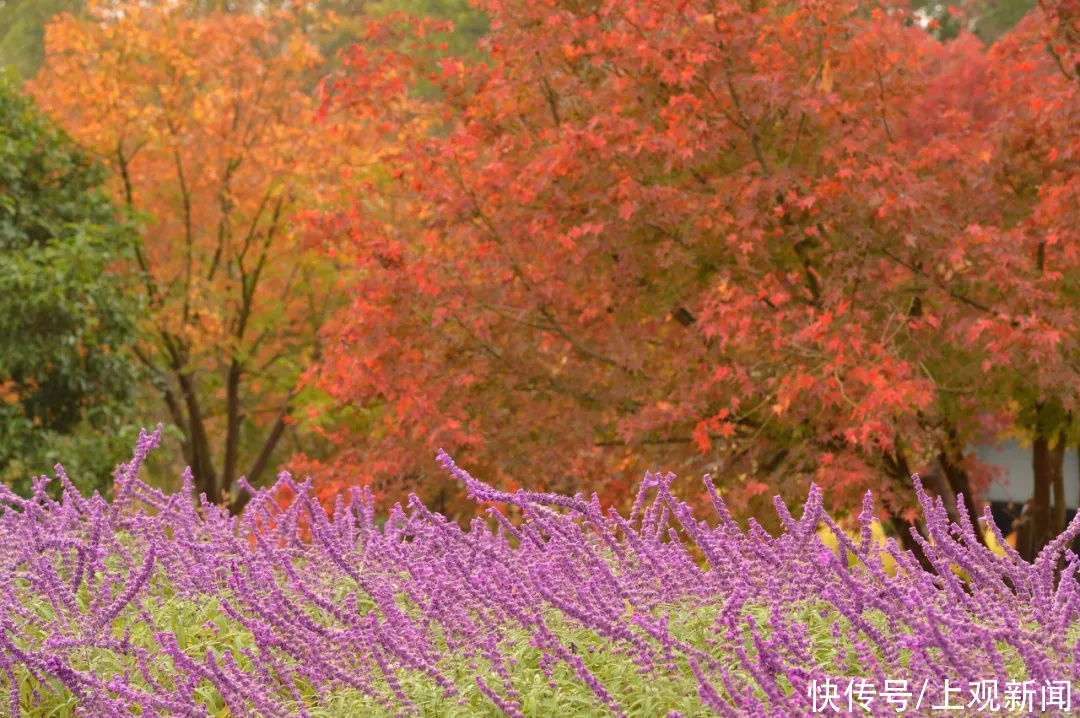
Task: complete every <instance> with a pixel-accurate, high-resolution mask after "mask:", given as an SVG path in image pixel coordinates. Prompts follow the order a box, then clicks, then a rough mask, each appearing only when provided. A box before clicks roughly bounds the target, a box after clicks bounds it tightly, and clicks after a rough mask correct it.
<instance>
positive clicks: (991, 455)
mask: <svg viewBox="0 0 1080 718" xmlns="http://www.w3.org/2000/svg"><path fill="white" fill-rule="evenodd" d="M968 451H974V452H975V455H976V456H977V457H978V458H979V459H980V460H981V461H984V462H986V463H988V464H993V465H995V466H1001V467H1003V468H1004V469H1005V474H1004V475H1003V476H1002V478H1000V479H998V480H997V481H995V482H994V483H993V484H991V485H990V488H989V489H987V492H986V494H985V495H984V496H983V498H984V499H986V500H987V501H1016V502H1019V503H1023V502H1025V501H1027V500H1028V499H1030V498H1031V492H1032V491H1033V489H1034V487H1035V479H1034V474H1033V472H1032V469H1031V447H1030V446H1029V447H1027V448H1024V447H1022V446H1020V442H1019V441H1016V440H1009V441H1003V442H1001V443H1000V444H998V445H996V446H977V447H973V446H969V447H968ZM1078 504H1080V481H1078V480H1077V457H1076V449H1075V448H1069V449H1066V450H1065V505H1066V506H1067V507H1068V508H1070V509H1073V508H1076V507H1077V505H1078Z"/></svg>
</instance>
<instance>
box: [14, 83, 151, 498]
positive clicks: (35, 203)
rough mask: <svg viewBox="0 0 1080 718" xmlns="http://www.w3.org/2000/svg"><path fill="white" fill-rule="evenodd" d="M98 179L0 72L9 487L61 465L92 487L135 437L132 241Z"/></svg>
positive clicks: (93, 165) (94, 166) (86, 159)
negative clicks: (124, 265) (128, 270)
mask: <svg viewBox="0 0 1080 718" xmlns="http://www.w3.org/2000/svg"><path fill="white" fill-rule="evenodd" d="M104 181H105V171H104V168H103V167H102V166H101V165H100V164H98V163H97V162H96V161H95V160H94V159H93V158H92V157H91V156H89V155H88V154H87V153H85V152H83V151H82V150H80V149H79V148H78V147H76V146H75V145H74V143H73V142H72V141H71V139H70V138H69V137H68V136H67V134H65V133H64V132H63V131H62V130H60V129H59V128H57V127H55V126H54V125H53V124H52V123H50V122H49V121H48V119H47V118H44V117H43V116H42V115H41V114H40V113H39V112H38V111H37V110H36V108H35V107H34V106H33V103H32V102H31V101H30V99H29V98H27V97H25V96H24V95H22V94H21V93H20V92H18V91H17V90H16V88H15V82H14V79H13V78H12V77H11V75H10V74H8V73H0V479H2V480H4V481H5V482H6V483H11V484H13V485H14V486H15V487H16V489H18V490H20V491H26V490H27V489H28V487H29V486H30V479H31V475H37V474H39V473H41V472H43V471H46V470H50V469H51V468H52V466H53V465H54V464H55V463H56V462H58V461H61V460H62V461H63V462H64V465H65V466H66V467H67V469H68V471H69V473H70V475H71V478H72V480H73V481H75V483H76V484H77V485H79V486H80V487H82V488H84V489H93V488H100V489H103V488H104V487H105V486H106V485H107V484H108V481H109V478H110V473H111V471H112V469H113V468H114V466H115V464H116V463H117V462H119V461H120V460H121V459H122V458H123V457H124V456H126V455H127V453H128V451H129V445H130V442H131V441H132V439H133V437H134V436H135V434H134V433H133V429H131V428H126V427H127V424H128V422H130V421H131V419H132V417H131V406H130V402H131V398H132V397H131V387H132V385H133V384H134V382H135V380H136V378H137V376H136V372H135V367H134V365H133V364H132V360H131V359H130V358H129V355H128V354H127V353H126V351H125V350H126V349H127V347H128V345H129V343H130V341H131V336H132V334H133V331H134V328H135V321H136V317H137V314H138V312H139V310H140V307H139V305H138V303H137V302H135V301H133V300H132V299H131V298H130V297H131V293H132V287H131V283H130V282H129V281H127V280H126V278H125V277H124V275H123V274H122V273H121V272H118V271H117V268H118V265H119V264H120V263H121V262H122V261H123V260H124V259H125V258H128V257H130V256H131V255H132V253H133V251H134V249H135V247H136V237H135V235H134V234H133V233H132V232H131V231H130V230H129V229H128V228H127V227H125V226H124V225H122V224H120V223H119V222H118V221H117V220H116V218H115V217H116V215H115V209H114V207H113V206H112V205H111V204H110V202H109V199H108V197H107V196H106V194H105V192H104V189H103V187H102V185H103V183H104Z"/></svg>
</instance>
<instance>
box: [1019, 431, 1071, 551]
mask: <svg viewBox="0 0 1080 718" xmlns="http://www.w3.org/2000/svg"><path fill="white" fill-rule="evenodd" d="M1054 433H1055V434H1056V437H1055V438H1056V439H1057V441H1056V446H1053V447H1051V445H1050V440H1051V438H1052V437H1050V436H1046V435H1044V434H1043V433H1042V430H1040V429H1038V428H1037V429H1036V436H1035V441H1034V443H1033V444H1032V457H1031V464H1032V470H1033V473H1034V478H1035V488H1034V491H1033V493H1032V497H1031V501H1029V502H1028V504H1027V507H1026V511H1027V514H1026V516H1023V515H1022V516H1021V520H1020V521H1019V524H1020V525H1019V526H1018V527H1017V530H1016V550H1017V552H1018V553H1019V554H1020V555H1021V556H1022V557H1023V558H1024V560H1025V561H1028V562H1031V561H1034V560H1035V557H1036V556H1038V554H1039V551H1041V550H1042V548H1043V547H1044V546H1046V544H1048V543H1050V541H1052V540H1053V539H1054V537H1055V536H1057V535H1058V534H1059V533H1060V532H1061V530H1062V529H1063V528H1064V524H1065V521H1064V509H1065V503H1064V497H1063V496H1062V500H1061V501H1059V502H1058V503H1060V515H1061V521H1060V523H1057V518H1058V513H1059V512H1058V510H1055V511H1054V512H1053V513H1051V506H1050V490H1051V487H1060V488H1058V489H1057V491H1062V492H1063V491H1064V485H1065V484H1064V476H1063V472H1064V463H1065V441H1064V437H1063V436H1061V435H1060V433H1059V432H1054Z"/></svg>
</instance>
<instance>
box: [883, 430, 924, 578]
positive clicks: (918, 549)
mask: <svg viewBox="0 0 1080 718" xmlns="http://www.w3.org/2000/svg"><path fill="white" fill-rule="evenodd" d="M884 459H885V465H886V466H888V467H889V470H890V472H891V473H892V475H893V476H894V477H896V478H898V479H900V481H902V482H903V483H904V485H905V486H908V487H910V486H911V467H910V466H909V465H908V462H907V457H906V456H904V452H903V450H902V449H900V447H899V442H898V443H897V448H896V450H895V451H894V452H893V453H892V454H886V455H885V456H884ZM909 490H910V488H909ZM889 520H890V521H891V522H892V525H893V528H895V529H896V532H897V534H899V536H900V545H901V546H902V547H903V548H904V550H905V551H910V552H911V553H912V554H913V555H914V556H915V560H916V561H918V562H919V565H920V566H922V568H923V570H924V571H926V572H927V573H929V574H930V575H931V576H936V575H937V571H936V570H934V564H932V563H930V559H929V558H928V557H927V555H926V553H925V552H924V551H923V549H922V546H920V545H919V543H918V542H917V541H916V540H915V537H914V536H912V535H911V529H915V530H916V531H918V532H919V535H920V536H923V537H924V538H925V537H926V533H925V532H924V531H921V530H919V526H918V524H917V523H912V522H911V521H908V520H907V519H905V518H904V517H902V516H900V515H899V514H896V513H893V512H892V511H890V512H889Z"/></svg>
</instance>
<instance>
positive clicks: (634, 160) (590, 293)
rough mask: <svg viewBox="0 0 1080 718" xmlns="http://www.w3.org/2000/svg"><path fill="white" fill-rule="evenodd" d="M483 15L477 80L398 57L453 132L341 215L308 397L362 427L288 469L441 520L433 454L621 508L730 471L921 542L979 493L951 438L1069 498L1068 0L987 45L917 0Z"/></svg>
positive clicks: (733, 489) (347, 78)
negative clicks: (330, 305) (1015, 444)
mask: <svg viewBox="0 0 1080 718" xmlns="http://www.w3.org/2000/svg"><path fill="white" fill-rule="evenodd" d="M483 7H484V9H485V10H486V11H487V12H488V13H489V14H490V15H491V17H492V34H491V35H490V37H489V38H488V39H487V40H486V41H485V42H486V50H487V51H488V52H489V54H490V58H491V59H490V61H488V62H486V63H466V62H463V61H459V60H452V59H451V60H444V62H443V63H442V65H441V67H439V68H437V69H433V68H413V70H414V72H415V73H416V74H417V75H418V76H423V75H424V74H425V73H427V74H428V75H433V74H437V76H438V78H439V80H440V83H441V89H442V94H441V96H440V97H439V98H438V100H437V101H436V102H434V103H432V104H431V105H429V106H428V107H427V108H426V110H427V112H428V113H429V114H430V116H431V117H433V118H438V119H439V121H440V122H441V123H442V124H441V126H440V131H438V132H434V133H433V132H426V133H424V134H418V135H413V136H407V135H403V134H402V133H398V134H397V135H395V137H394V141H395V143H396V152H394V153H392V158H391V160H390V162H391V165H392V167H393V174H394V177H396V178H397V180H398V181H397V182H396V183H395V184H392V185H390V186H385V185H384V186H374V187H373V186H370V185H369V186H364V187H358V189H357V196H358V197H362V198H363V199H362V200H361V201H358V202H357V204H356V206H355V207H354V208H353V210H352V211H350V212H345V213H337V214H334V215H330V216H327V217H325V218H324V220H323V230H324V232H325V233H326V234H327V236H328V237H332V238H334V239H335V240H336V241H337V242H338V246H340V247H342V248H343V251H347V252H349V253H350V256H352V257H353V258H354V260H355V262H356V263H357V264H358V266H359V267H360V270H361V274H362V277H363V278H362V280H361V281H359V282H357V283H356V284H355V285H353V286H352V287H350V293H351V300H350V305H349V306H348V307H347V308H346V309H345V310H343V311H342V312H340V313H339V314H338V315H337V316H336V317H335V318H334V319H333V320H331V321H330V322H328V324H327V325H326V327H325V329H324V338H325V340H326V342H327V350H326V352H325V354H324V357H323V358H322V360H321V361H320V362H319V363H318V365H317V366H315V367H313V368H312V369H311V370H310V371H309V372H307V374H306V377H305V380H306V381H307V382H308V383H309V384H311V385H313V386H318V387H321V388H322V389H323V390H324V391H326V392H327V393H328V394H329V395H330V396H331V397H333V399H334V400H335V401H336V402H338V405H339V406H340V407H343V408H345V409H346V410H347V411H348V412H349V416H350V419H349V421H350V422H351V423H347V422H342V423H340V425H339V429H340V430H339V431H338V432H336V433H333V434H331V435H332V436H333V437H334V438H336V439H338V440H339V441H340V442H341V448H340V451H339V453H338V454H337V456H336V458H335V460H334V461H331V462H318V461H314V460H304V458H303V457H297V458H296V461H295V463H296V465H297V466H301V467H303V468H304V469H305V470H307V471H310V472H313V473H314V474H316V475H318V476H320V477H321V479H322V482H323V486H324V488H325V490H326V491H327V492H329V493H332V492H333V491H334V490H336V488H338V487H340V486H341V485H343V484H344V483H345V482H349V481H352V480H356V479H361V480H364V481H370V482H372V483H374V484H375V485H376V486H377V487H379V488H381V489H383V490H385V491H387V492H390V493H392V494H395V495H397V494H398V493H399V492H400V491H402V490H405V489H416V490H420V491H421V492H422V493H424V494H426V497H427V498H429V499H431V498H436V500H438V498H439V497H443V498H445V497H446V495H447V494H446V492H447V490H448V487H447V486H446V485H445V484H444V483H442V482H441V481H440V480H439V472H438V471H437V469H436V467H435V466H434V464H433V463H432V460H431V455H432V454H433V452H434V450H435V449H436V448H437V447H443V448H445V449H446V450H447V451H449V452H451V453H452V454H454V455H455V457H457V458H458V459H459V462H461V463H464V464H466V465H469V466H471V467H473V468H474V469H475V471H476V472H477V473H479V474H481V475H483V476H484V477H485V478H488V479H491V480H493V481H495V482H497V483H500V484H501V485H503V486H508V487H514V486H522V485H525V486H528V487H530V488H551V489H558V490H570V491H574V490H596V491H598V492H599V493H600V494H601V497H602V498H604V499H606V500H612V501H626V500H628V497H627V496H626V493H627V491H628V489H629V488H630V487H631V486H633V485H634V484H635V483H636V482H637V480H638V478H639V477H640V475H641V472H642V471H643V470H644V469H647V468H662V469H672V470H674V471H677V472H680V473H681V474H683V475H684V476H686V477H687V478H688V479H691V480H696V476H697V474H699V473H700V471H701V469H702V468H708V467H713V469H714V471H717V472H719V473H720V474H722V476H723V477H724V479H725V482H724V483H725V490H726V491H728V492H729V494H730V496H729V498H731V499H733V500H734V501H735V503H736V506H740V505H742V506H746V505H748V504H749V505H755V504H760V503H761V502H762V501H763V500H764V499H765V497H764V496H762V494H764V493H765V492H766V491H767V490H769V489H772V488H775V489H778V490H780V491H781V492H782V493H784V494H785V495H787V496H788V497H792V498H794V497H796V496H801V495H804V492H805V484H806V482H807V481H808V480H809V479H814V480H817V481H818V482H819V483H822V484H824V485H826V486H828V487H829V488H830V490H831V491H832V492H833V496H832V498H831V500H832V501H834V502H836V503H837V504H842V503H848V504H852V505H854V503H855V502H856V501H857V499H858V497H859V495H860V494H861V493H862V492H864V491H865V490H866V489H867V488H873V489H874V490H875V492H876V493H878V495H879V496H883V498H884V500H885V505H886V507H887V510H888V514H889V515H891V517H892V518H893V519H894V521H895V523H896V524H898V525H899V527H900V528H906V527H909V526H910V525H911V523H910V522H911V520H912V519H913V504H914V501H913V497H912V494H911V491H910V481H909V476H910V473H911V472H912V471H914V470H925V469H926V468H932V469H933V471H932V474H933V475H934V477H935V479H936V486H937V488H938V491H939V493H940V494H942V495H943V497H944V498H945V500H946V504H947V505H948V506H949V509H950V511H952V512H954V513H955V510H956V507H955V504H954V503H953V501H952V496H953V494H954V493H955V492H956V491H963V492H964V493H965V494H966V495H968V496H970V495H971V494H972V492H973V491H975V490H977V489H978V488H981V487H982V486H984V485H985V484H986V482H987V481H988V480H989V478H990V473H989V470H988V468H987V467H985V466H982V465H980V464H979V463H978V462H976V461H975V460H974V459H973V457H972V456H970V455H967V454H965V451H964V449H965V446H966V445H968V444H969V443H973V442H978V441H982V440H988V439H993V438H995V437H996V436H997V435H998V434H999V433H1000V432H1001V431H1002V430H1003V429H1006V428H1008V427H1009V426H1011V425H1013V424H1015V423H1016V422H1018V421H1019V422H1020V423H1021V424H1024V423H1025V422H1026V423H1027V424H1028V425H1030V427H1031V428H1032V430H1033V431H1034V432H1035V435H1036V436H1035V438H1036V451H1035V454H1036V469H1037V471H1036V474H1037V482H1036V483H1037V487H1043V488H1045V486H1047V485H1048V482H1050V483H1051V484H1052V483H1053V482H1054V481H1055V479H1054V477H1053V472H1052V471H1051V472H1050V473H1049V474H1047V473H1046V472H1043V473H1042V475H1041V478H1040V472H1039V471H1038V468H1039V461H1040V460H1041V461H1043V462H1044V463H1047V462H1049V463H1048V465H1051V466H1052V465H1053V464H1054V461H1055V460H1056V459H1055V458H1054V457H1053V456H1050V454H1048V452H1051V451H1055V450H1059V449H1060V447H1062V446H1063V445H1064V441H1065V440H1075V436H1074V435H1073V434H1069V433H1068V432H1070V431H1073V432H1074V431H1075V430H1074V429H1073V428H1071V427H1072V426H1073V425H1072V423H1071V422H1072V418H1071V417H1072V414H1071V412H1072V410H1073V409H1074V408H1075V406H1076V386H1077V384H1076V381H1075V379H1076V367H1075V366H1074V364H1073V363H1074V362H1075V354H1076V351H1075V350H1076V344H1075V339H1076V336H1075V331H1076V317H1075V309H1074V307H1075V302H1070V301H1067V300H1068V298H1069V297H1071V296H1072V285H1073V282H1074V280H1073V278H1074V277H1075V276H1076V268H1075V259H1076V250H1075V247H1076V237H1075V229H1073V228H1074V227H1075V226H1076V223H1075V222H1074V221H1073V217H1072V213H1073V212H1075V206H1076V204H1075V202H1072V192H1073V191H1074V189H1073V183H1074V182H1075V180H1076V173H1075V169H1072V168H1071V164H1072V162H1071V160H1072V158H1073V157H1074V155H1073V152H1074V151H1075V144H1076V141H1077V140H1076V137H1077V135H1076V130H1075V128H1076V127H1077V124H1076V122H1075V112H1076V107H1077V102H1076V96H1075V92H1076V81H1075V79H1074V77H1075V74H1076V71H1075V69H1074V67H1075V63H1074V61H1073V57H1074V55H1073V53H1074V50H1073V48H1074V35H1075V34H1076V33H1075V31H1074V28H1075V24H1073V21H1072V20H1070V19H1067V18H1066V19H1062V18H1065V17H1066V16H1067V14H1068V12H1072V11H1071V10H1069V9H1068V8H1071V7H1072V6H1071V5H1069V4H1068V3H1059V4H1056V5H1055V6H1054V7H1053V8H1046V9H1044V10H1043V11H1036V12H1033V13H1032V14H1031V15H1030V16H1029V17H1028V18H1027V19H1026V20H1025V21H1024V23H1022V25H1021V26H1020V27H1018V28H1017V29H1016V31H1015V32H1014V33H1012V34H1011V35H1009V36H1007V37H1006V38H1004V39H1002V40H1001V41H1000V42H998V43H997V44H995V45H994V46H993V47H991V48H989V49H987V48H984V47H983V46H982V45H981V44H980V43H979V42H978V41H977V40H976V39H975V38H973V37H971V36H969V35H964V34H963V33H961V35H960V37H959V38H958V39H956V40H954V41H951V42H948V43H941V42H939V41H938V40H936V39H934V38H933V37H932V36H931V35H930V34H928V33H927V32H925V31H924V29H923V28H921V27H920V26H919V23H918V22H916V21H915V20H916V18H913V16H912V15H911V14H910V13H909V12H908V11H907V8H906V7H905V6H904V4H903V3H899V2H897V3H889V2H886V3H875V4H873V6H872V7H871V6H870V5H867V4H865V3H862V2H857V1H855V0H843V1H831V0H830V1H825V0H801V1H800V2H796V3H779V2H755V3H745V2H732V1H727V2H725V1H716V0H685V1H683V2H680V3H677V4H676V5H675V6H673V5H672V4H671V3H667V2H661V1H660V0H625V1H624V0H620V1H619V2H615V1H614V0H597V1H596V2H587V3H576V2H561V1H558V0H547V1H545V2H529V3H526V2H521V1H520V0H489V1H488V2H486V3H483ZM1068 17H1069V18H1071V17H1072V16H1068ZM383 67H384V66H383V65H380V63H378V62H375V61H373V58H372V56H371V55H369V54H362V55H360V56H359V61H354V62H352V63H350V64H349V66H348V67H347V70H346V72H345V73H344V74H343V75H342V76H340V77H339V78H337V80H336V81H335V82H334V83H332V84H331V85H330V87H331V88H332V96H333V97H332V99H331V100H330V102H331V106H337V107H345V106H352V107H356V106H360V105H364V106H366V107H367V108H368V110H369V111H370V110H371V105H370V104H365V103H364V92H365V88H367V87H368V86H370V85H371V83H372V82H374V81H375V80H374V79H373V78H377V77H379V76H380V73H381V72H382V71H383ZM394 67H395V68H396V69H395V72H399V71H400V68H399V66H397V65H394ZM414 111H415V109H414ZM386 117H387V120H386V121H387V122H388V123H392V122H393V115H392V114H387V115H386ZM380 189H382V190H384V191H383V193H382V195H381V196H382V198H383V200H382V202H381V203H380V204H379V206H380V207H383V208H384V209H383V210H381V211H380V212H373V211H371V209H370V208H371V204H372V202H373V199H372V198H373V197H375V196H376V195H377V194H378V192H377V190H380ZM387 198H389V199H387ZM393 201H396V202H397V205H396V206H397V207H399V208H402V209H401V210H400V211H399V212H398V213H396V214H390V213H388V212H387V211H386V210H385V206H386V204H387V202H391V203H392V202H393ZM390 217H393V219H392V220H391V219H390ZM327 415H329V413H328V414H327ZM325 416H326V415H324V417H323V418H324V419H325ZM1057 436H1060V437H1061V440H1060V441H1058V443H1057V447H1058V448H1057V449H1054V448H1053V447H1054V440H1055V437H1057ZM1069 437H1072V438H1071V439H1070V438H1069ZM1040 456H1041V457H1042V459H1040V458H1039V457H1040ZM1058 466H1059V467H1060V461H1058ZM1058 473H1060V471H1059V472H1058ZM740 476H742V477H743V478H739V477H740ZM1040 491H1042V488H1037V491H1036V493H1037V495H1038V494H1039V492H1040ZM1059 495H1060V494H1059ZM1038 502H1041V503H1042V504H1043V505H1044V506H1045V505H1048V500H1045V501H1044V500H1043V499H1042V498H1039V499H1038V501H1037V503H1038ZM1059 503H1060V502H1059ZM968 509H969V517H971V516H972V515H973V514H972V511H973V507H972V502H970V501H969V502H968ZM901 538H902V539H904V540H905V542H906V543H907V544H908V545H909V547H912V548H917V547H916V546H915V544H914V542H912V541H911V540H910V536H908V534H907V532H906V531H901ZM1036 543H1038V541H1036Z"/></svg>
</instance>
